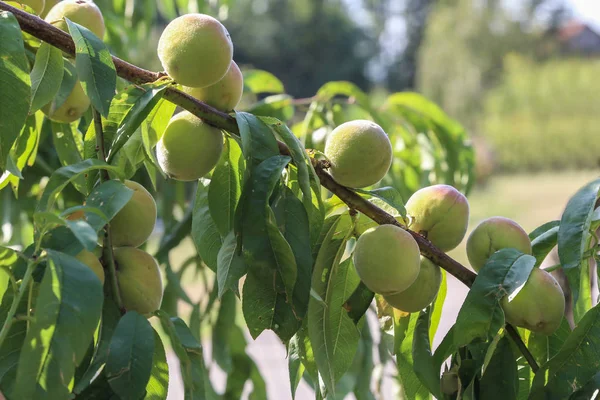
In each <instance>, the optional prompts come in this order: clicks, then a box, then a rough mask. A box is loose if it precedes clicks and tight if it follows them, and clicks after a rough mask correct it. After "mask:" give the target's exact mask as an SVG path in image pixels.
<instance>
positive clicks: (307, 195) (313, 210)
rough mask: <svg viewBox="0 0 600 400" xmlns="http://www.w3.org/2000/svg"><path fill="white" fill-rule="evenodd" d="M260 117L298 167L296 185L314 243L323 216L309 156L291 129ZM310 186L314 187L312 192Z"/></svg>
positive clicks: (318, 188)
mask: <svg viewBox="0 0 600 400" xmlns="http://www.w3.org/2000/svg"><path fill="white" fill-rule="evenodd" d="M261 119H262V120H263V121H265V122H267V123H269V124H270V126H271V127H272V128H273V130H274V131H275V132H276V133H277V134H278V135H279V137H280V138H281V140H283V142H284V143H285V144H286V146H287V147H288V148H289V149H290V153H291V156H292V161H293V163H294V165H295V166H296V168H297V169H298V185H299V187H300V190H301V191H302V203H303V204H304V208H305V209H306V213H307V214H308V218H309V221H310V237H311V243H314V242H315V241H316V240H317V239H318V237H319V234H320V232H321V228H322V226H323V220H324V218H325V213H324V208H323V202H322V200H321V196H320V187H321V184H320V182H319V178H318V177H317V174H316V172H315V170H314V168H313V166H312V162H311V160H310V157H309V156H308V154H307V153H306V151H305V150H304V147H303V146H302V144H301V143H300V141H299V140H298V138H297V137H296V136H295V135H294V134H293V133H292V131H290V129H289V128H288V127H287V126H286V125H285V124H282V123H281V122H280V121H277V120H275V121H274V120H273V119H272V118H261ZM311 188H312V189H314V193H313V190H311ZM315 203H316V205H315Z"/></svg>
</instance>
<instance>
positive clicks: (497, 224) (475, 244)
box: [467, 217, 531, 271]
mask: <svg viewBox="0 0 600 400" xmlns="http://www.w3.org/2000/svg"><path fill="white" fill-rule="evenodd" d="M506 248H513V249H517V250H519V251H521V252H523V253H525V254H531V240H530V239H529V236H528V235H527V232H525V231H524V230H523V228H521V226H520V225H519V224H517V223H516V222H515V221H513V220H511V219H508V218H504V217H491V218H488V219H486V220H484V221H482V222H481V223H480V224H479V225H477V227H476V228H475V229H474V230H473V232H471V234H470V235H469V238H468V239H467V257H468V259H469V263H470V264H471V267H473V269H474V270H475V271H479V270H480V269H481V268H483V266H484V265H485V263H486V262H487V260H488V258H490V257H491V256H492V254H494V253H495V252H497V251H498V250H500V249H506Z"/></svg>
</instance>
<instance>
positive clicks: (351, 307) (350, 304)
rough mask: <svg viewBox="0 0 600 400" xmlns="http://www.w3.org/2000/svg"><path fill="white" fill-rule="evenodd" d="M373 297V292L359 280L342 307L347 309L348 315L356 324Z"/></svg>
mask: <svg viewBox="0 0 600 400" xmlns="http://www.w3.org/2000/svg"><path fill="white" fill-rule="evenodd" d="M374 297H375V293H373V292H372V291H371V290H370V289H369V288H368V287H367V286H365V284H364V283H363V282H362V281H360V283H359V284H358V286H357V287H356V289H355V290H354V292H352V294H351V295H350V297H349V298H348V300H347V301H346V303H345V305H344V308H345V309H346V310H347V311H348V316H349V317H350V318H351V319H352V321H354V323H355V324H358V322H359V321H360V320H361V318H362V317H363V315H365V313H366V312H367V310H368V309H369V306H370V305H371V303H372V302H373V298H374Z"/></svg>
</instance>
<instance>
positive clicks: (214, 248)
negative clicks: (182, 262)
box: [192, 181, 223, 272]
mask: <svg viewBox="0 0 600 400" xmlns="http://www.w3.org/2000/svg"><path fill="white" fill-rule="evenodd" d="M192 239H193V240H194V244H195V245H196V250H198V254H200V257H202V261H204V263H205V264H206V265H207V266H208V267H209V268H210V269H211V270H212V271H213V272H216V271H217V265H218V258H219V249H220V248H221V245H222V244H223V240H222V239H221V235H220V234H219V230H218V229H217V225H216V224H215V221H214V220H213V218H212V216H211V215H210V210H209V208H208V187H207V186H206V185H204V183H202V181H198V188H197V190H196V201H195V202H194V211H193V216H192Z"/></svg>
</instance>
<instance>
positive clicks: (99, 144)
mask: <svg viewBox="0 0 600 400" xmlns="http://www.w3.org/2000/svg"><path fill="white" fill-rule="evenodd" d="M92 115H93V116H94V128H95V130H96V148H97V151H98V158H99V159H100V160H102V161H104V162H106V151H105V148H104V131H103V129H102V116H101V115H100V113H99V112H98V111H97V110H96V109H95V108H93V107H92ZM109 179H110V176H109V175H108V171H107V170H101V172H100V182H104V181H107V180H109ZM102 261H103V263H104V266H105V268H106V269H107V270H108V279H109V280H110V284H111V289H112V295H113V298H114V300H115V303H117V307H119V310H120V311H121V313H122V314H125V312H126V311H127V310H125V307H123V299H122V298H121V289H120V288H119V281H118V279H117V265H116V262H115V255H114V253H113V246H112V235H111V232H110V223H109V224H106V226H105V227H104V242H103V243H102Z"/></svg>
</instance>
